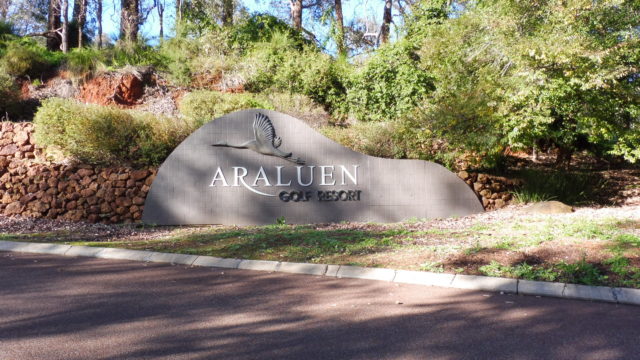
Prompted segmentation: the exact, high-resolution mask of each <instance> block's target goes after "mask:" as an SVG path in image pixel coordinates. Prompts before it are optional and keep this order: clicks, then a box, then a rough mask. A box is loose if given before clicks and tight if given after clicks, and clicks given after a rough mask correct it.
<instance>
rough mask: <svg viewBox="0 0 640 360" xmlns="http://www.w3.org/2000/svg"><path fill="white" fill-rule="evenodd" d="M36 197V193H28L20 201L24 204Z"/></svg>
mask: <svg viewBox="0 0 640 360" xmlns="http://www.w3.org/2000/svg"><path fill="white" fill-rule="evenodd" d="M35 198H36V194H27V195H25V196H22V197H21V198H20V202H21V203H23V204H26V203H28V202H29V201H31V200H33V199H35Z"/></svg>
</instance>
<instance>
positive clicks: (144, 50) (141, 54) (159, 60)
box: [106, 42, 168, 70]
mask: <svg viewBox="0 0 640 360" xmlns="http://www.w3.org/2000/svg"><path fill="white" fill-rule="evenodd" d="M106 56H107V58H108V61H109V65H110V66H112V67H113V68H122V67H125V66H127V65H132V66H153V67H155V68H157V69H161V70H163V69H166V68H167V63H168V59H167V57H165V56H164V55H163V54H162V53H161V52H160V51H158V50H157V49H155V48H153V47H151V46H149V45H146V44H144V43H142V42H140V43H126V42H122V43H118V44H117V45H116V46H114V47H112V48H109V49H108V50H107V55H106Z"/></svg>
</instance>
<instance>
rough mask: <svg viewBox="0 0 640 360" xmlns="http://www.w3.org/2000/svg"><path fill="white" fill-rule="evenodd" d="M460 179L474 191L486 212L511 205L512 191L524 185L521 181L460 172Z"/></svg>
mask: <svg viewBox="0 0 640 360" xmlns="http://www.w3.org/2000/svg"><path fill="white" fill-rule="evenodd" d="M458 177H459V178H461V179H462V180H464V182H466V183H467V185H469V186H470V187H471V188H472V189H473V191H474V192H475V193H476V195H478V198H479V199H480V201H482V206H484V208H485V209H486V210H495V209H500V208H503V207H505V206H506V205H508V204H510V203H511V202H512V201H513V195H512V191H513V190H515V189H516V188H517V187H518V186H520V185H522V181H520V180H519V179H508V178H506V177H502V176H495V175H489V174H482V173H475V172H467V171H460V172H458Z"/></svg>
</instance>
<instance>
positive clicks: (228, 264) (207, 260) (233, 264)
mask: <svg viewBox="0 0 640 360" xmlns="http://www.w3.org/2000/svg"><path fill="white" fill-rule="evenodd" d="M240 262H242V260H240V259H224V258H219V257H214V256H198V258H197V259H196V260H195V261H194V262H193V265H194V266H210V267H219V268H227V269H237V268H238V265H239V264H240Z"/></svg>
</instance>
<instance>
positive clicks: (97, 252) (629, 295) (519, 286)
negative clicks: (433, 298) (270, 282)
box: [0, 241, 640, 305]
mask: <svg viewBox="0 0 640 360" xmlns="http://www.w3.org/2000/svg"><path fill="white" fill-rule="evenodd" d="M0 251H12V252H25V253H37V254H52V255H64V256H85V257H95V258H102V259H118V260H133V261H145V262H157V263H167V264H172V265H174V264H183V265H189V266H203V267H216V268H227V269H245V270H256V271H269V272H285V273H293V274H306V275H318V276H328V277H337V278H356V279H367V280H379V281H390V282H394V283H400V284H417V285H425V286H439V287H450V288H457V289H470V290H482V291H494V292H504V293H513V294H521V295H534V296H548V297H558V298H567V299H580V300H591V301H605V302H611V303H618V304H631V305H640V289H629V288H614V287H607V286H587V285H576V284H565V283H552V282H544V281H529V280H517V279H508V278H499V277H488V276H475V275H462V274H439V273H430V272H424V271H407V270H393V269H382V268H364V267H359V266H347V265H324V264H304V263H291V262H280V261H266V260H240V259H223V258H217V257H213V256H200V255H184V254H172V253H158V252H153V251H140V250H126V249H117V248H100V247H89V246H72V245H58V244H42V243H24V242H13V241H0Z"/></svg>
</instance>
